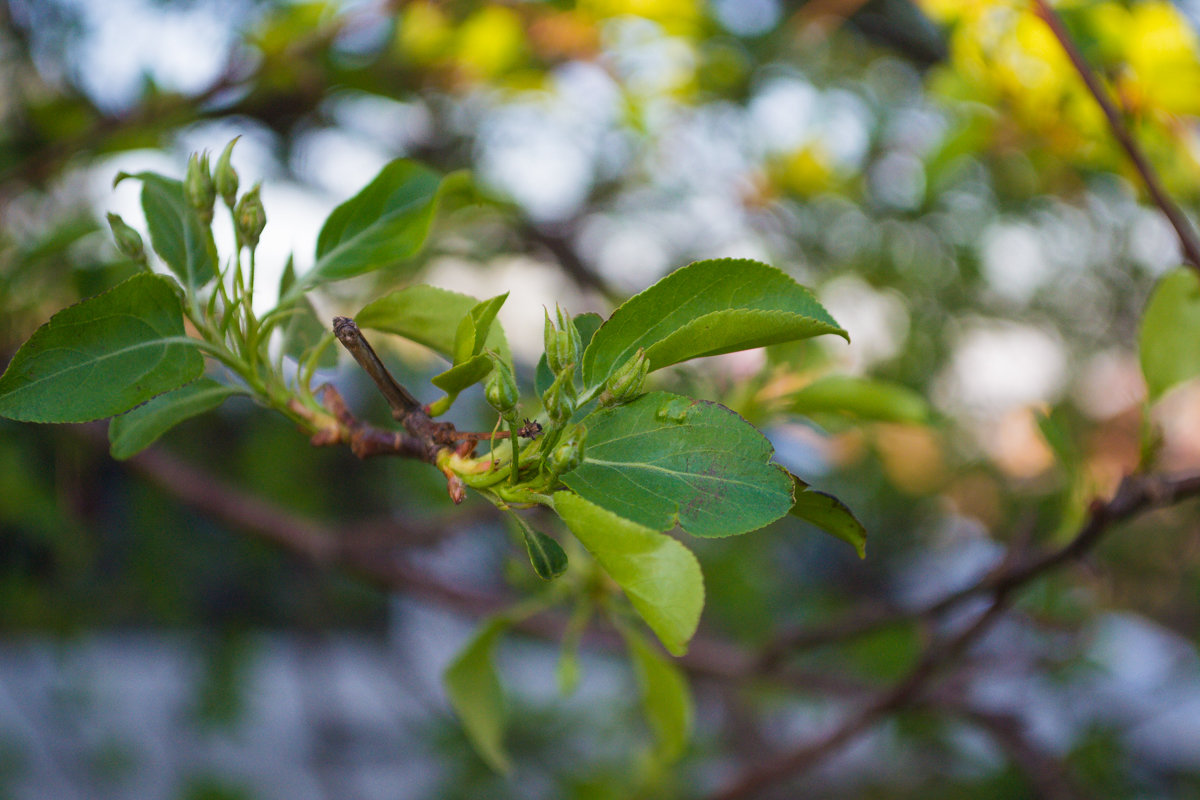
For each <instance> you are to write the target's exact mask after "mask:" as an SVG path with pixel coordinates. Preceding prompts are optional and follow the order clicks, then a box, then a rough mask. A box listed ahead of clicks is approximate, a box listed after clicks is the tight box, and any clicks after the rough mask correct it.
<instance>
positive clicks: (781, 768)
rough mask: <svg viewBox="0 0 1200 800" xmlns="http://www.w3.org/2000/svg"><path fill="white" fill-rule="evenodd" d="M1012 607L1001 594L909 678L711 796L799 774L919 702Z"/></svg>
mask: <svg viewBox="0 0 1200 800" xmlns="http://www.w3.org/2000/svg"><path fill="white" fill-rule="evenodd" d="M1007 607H1008V598H1007V595H1006V594H999V595H997V597H996V598H995V599H994V600H993V602H992V604H991V605H990V606H989V607H988V609H987V610H986V611H984V612H983V613H982V614H980V615H979V616H978V617H977V618H976V620H975V621H974V622H973V623H972V624H971V625H970V626H969V627H968V628H966V629H965V630H964V631H962V632H961V633H959V634H957V635H956V636H953V637H951V638H949V639H944V640H940V641H938V642H935V643H934V644H932V645H930V646H929V648H927V649H926V651H925V655H924V656H923V657H922V658H921V661H920V662H919V663H918V664H917V666H916V667H914V668H913V669H912V671H911V672H910V673H909V674H908V676H907V677H905V678H904V679H903V680H901V681H899V682H898V683H896V684H895V685H894V686H892V687H891V688H890V689H886V690H884V691H883V692H880V693H879V694H878V695H876V697H875V699H874V700H872V701H871V702H870V703H868V704H867V705H866V706H865V707H864V708H863V709H861V710H860V711H859V712H858V713H856V714H854V715H853V716H851V717H850V718H848V719H847V720H845V721H843V722H842V724H840V725H838V726H837V727H836V728H834V729H833V730H831V731H830V732H828V733H826V734H825V735H823V736H819V737H817V738H816V739H813V740H812V741H810V742H805V743H803V744H801V745H799V746H798V747H795V748H793V749H792V750H790V751H788V752H785V753H783V754H780V755H777V756H775V757H773V758H769V759H767V760H765V761H763V762H761V763H759V764H756V765H755V766H753V767H750V768H749V769H747V770H746V771H745V772H743V773H742V774H741V775H740V776H738V777H737V778H736V779H735V780H734V781H733V782H732V783H731V784H730V785H729V786H727V787H726V788H725V789H723V790H721V791H718V792H717V793H716V794H713V795H711V796H710V798H709V800H745V798H749V797H754V796H755V795H757V794H758V793H759V792H761V791H763V790H764V789H767V788H768V787H770V786H773V785H775V784H777V783H780V782H781V781H785V780H789V779H791V778H795V777H798V776H800V775H802V774H804V773H805V772H807V771H808V770H810V769H812V768H813V767H815V766H817V765H818V764H820V763H821V762H822V761H824V760H825V759H827V758H829V757H830V756H831V755H833V754H834V753H836V752H838V751H839V750H841V749H842V748H843V747H845V746H846V745H847V744H849V743H850V742H852V741H854V740H855V739H857V738H858V737H859V736H861V735H862V734H863V733H865V732H867V731H868V730H870V729H871V728H873V727H874V726H875V725H876V724H877V723H878V722H879V721H880V720H882V719H883V718H884V717H886V716H888V715H889V714H892V713H893V712H895V711H898V710H900V709H902V708H904V707H906V706H910V705H913V704H914V703H915V701H916V700H917V699H918V697H919V695H920V693H921V691H922V690H923V689H924V688H925V686H926V684H928V683H929V682H930V681H931V680H932V679H933V678H934V676H935V675H936V674H937V673H938V672H939V671H941V670H943V669H945V668H946V667H948V666H949V665H950V664H951V663H952V662H953V661H954V660H956V659H957V658H958V657H959V656H960V655H961V654H962V653H963V652H964V651H965V650H966V649H967V648H968V647H969V646H970V645H971V644H972V643H973V642H974V641H975V640H976V639H978V638H979V637H980V636H982V635H983V634H984V633H985V632H986V631H987V630H988V629H989V628H990V627H991V625H992V623H993V622H995V621H996V620H997V619H999V618H1000V616H1001V615H1002V614H1003V613H1004V611H1005V609H1006V608H1007Z"/></svg>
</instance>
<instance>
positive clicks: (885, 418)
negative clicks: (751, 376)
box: [787, 375, 929, 423]
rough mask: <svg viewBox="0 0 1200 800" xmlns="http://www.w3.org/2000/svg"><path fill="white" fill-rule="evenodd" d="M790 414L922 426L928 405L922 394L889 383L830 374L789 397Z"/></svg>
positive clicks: (927, 415)
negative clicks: (829, 416) (844, 417)
mask: <svg viewBox="0 0 1200 800" xmlns="http://www.w3.org/2000/svg"><path fill="white" fill-rule="evenodd" d="M787 410H788V411H789V412H791V413H793V414H803V415H805V416H812V415H814V414H844V415H847V416H850V417H854V418H856V419H860V420H866V421H871V422H908V423H921V422H925V421H926V420H928V419H929V404H928V403H926V402H925V399H924V398H923V397H921V395H919V394H917V393H916V392H914V391H913V390H912V389H909V388H908V387H907V386H901V385H900V384H898V383H891V382H888V381H877V380H871V379H870V378H856V377H853V376H850V375H829V376H827V377H824V378H820V379H818V380H815V381H813V382H812V383H810V384H809V385H808V386H805V387H804V388H803V389H801V390H800V391H798V392H796V393H795V394H793V395H792V396H791V397H789V398H788V404H787Z"/></svg>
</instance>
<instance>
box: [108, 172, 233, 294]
mask: <svg viewBox="0 0 1200 800" xmlns="http://www.w3.org/2000/svg"><path fill="white" fill-rule="evenodd" d="M125 178H136V179H137V180H140V181H141V182H142V212H143V213H144V214H145V215H146V227H147V228H148V229H149V231H150V244H151V245H152V246H153V247H154V252H156V253H158V255H159V257H160V258H161V259H162V260H163V261H164V262H165V263H166V265H167V266H168V267H170V268H171V271H172V272H173V273H175V276H176V277H178V278H179V280H180V282H181V283H183V285H184V286H187V287H190V288H192V289H195V288H196V287H199V286H203V285H204V284H206V283H208V281H210V280H212V278H213V277H214V276H215V275H216V263H217V254H216V251H215V249H214V246H213V245H212V238H211V236H210V235H209V233H208V231H207V230H206V229H205V228H204V226H203V225H201V223H200V217H199V216H198V215H197V214H196V211H195V209H193V208H192V207H191V205H189V204H188V201H187V198H186V197H185V196H184V192H183V183H181V182H180V181H176V180H172V179H171V178H167V177H164V176H162V175H159V174H158V173H155V172H139V173H137V174H136V175H125V174H122V175H120V176H118V178H117V180H118V181H120V180H123V179H125Z"/></svg>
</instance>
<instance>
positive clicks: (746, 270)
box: [583, 259, 849, 387]
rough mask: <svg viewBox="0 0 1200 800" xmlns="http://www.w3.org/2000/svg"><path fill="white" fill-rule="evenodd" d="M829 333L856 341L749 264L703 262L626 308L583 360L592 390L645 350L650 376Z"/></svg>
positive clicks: (804, 298)
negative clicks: (674, 367)
mask: <svg viewBox="0 0 1200 800" xmlns="http://www.w3.org/2000/svg"><path fill="white" fill-rule="evenodd" d="M823 333H836V334H838V335H839V336H844V337H846V339H847V340H849V336H848V335H847V334H846V332H845V331H844V330H842V329H841V327H839V326H838V324H837V323H836V322H835V321H834V320H833V317H831V316H829V312H827V311H826V310H825V309H824V308H823V307H822V306H821V304H820V303H818V302H817V301H816V299H815V298H814V297H813V296H812V293H811V292H809V291H808V289H805V288H804V287H803V286H801V285H800V284H798V283H796V282H795V281H794V280H792V279H791V277H789V276H788V275H786V274H785V273H783V272H782V271H780V270H778V269H776V268H774V267H771V266H767V265H766V264H763V263H760V262H758V261H751V260H749V259H718V260H714V261H697V262H696V263H694V264H689V265H688V266H686V267H683V268H682V269H679V270H676V271H675V272H672V273H671V274H670V275H668V276H666V277H665V278H663V279H662V280H660V281H659V282H658V283H656V284H654V285H653V286H651V287H650V288H649V289H646V290H645V291H644V292H642V293H640V294H637V295H635V296H633V297H631V298H630V299H629V300H627V301H625V303H623V304H622V305H621V307H620V308H618V309H617V310H616V311H614V312H613V315H612V316H611V317H610V318H609V320H608V321H607V322H605V323H604V325H603V326H602V327H601V328H600V330H598V331H596V335H595V336H593V337H592V342H591V344H590V345H589V346H588V348H587V352H585V353H584V355H583V375H584V383H585V384H586V385H587V386H589V387H591V386H598V385H599V384H601V383H603V382H604V380H605V379H606V378H608V376H609V375H610V374H611V373H612V371H613V370H614V369H616V368H617V367H619V366H621V365H622V364H624V363H625V362H626V361H628V360H629V357H630V356H632V355H633V354H634V353H636V352H637V351H638V348H639V347H641V348H645V350H646V356H647V357H648V358H649V360H650V369H651V370H656V369H660V368H662V367H666V366H670V365H671V364H677V363H679V362H680V361H687V360H688V359H691V358H699V357H701V356H715V355H719V354H721V353H732V352H734V351H736V350H747V349H749V348H752V347H762V346H764V345H768V344H777V343H779V342H788V341H792V340H795V339H807V338H809V337H811V336H817V335H820V334H823Z"/></svg>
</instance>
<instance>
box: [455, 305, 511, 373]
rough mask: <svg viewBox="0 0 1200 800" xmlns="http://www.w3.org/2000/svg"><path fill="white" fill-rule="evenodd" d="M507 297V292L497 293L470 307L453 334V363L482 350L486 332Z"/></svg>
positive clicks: (477, 353) (459, 362) (461, 361)
mask: <svg viewBox="0 0 1200 800" xmlns="http://www.w3.org/2000/svg"><path fill="white" fill-rule="evenodd" d="M507 299H508V292H505V293H504V294H498V295H496V296H495V297H492V298H490V299H488V300H482V301H480V302H478V303H476V304H475V305H474V306H472V307H471V310H470V311H469V312H467V313H466V314H465V315H463V318H462V319H461V320H460V321H459V324H458V330H457V331H456V332H455V334H454V359H453V360H454V363H455V364H461V363H463V362H464V361H467V360H468V359H470V358H472V357H473V356H477V355H479V354H480V353H482V352H483V348H484V345H485V343H486V342H487V338H488V333H489V332H490V331H491V328H492V323H493V322H494V321H495V320H496V314H497V313H499V311H500V307H501V306H502V305H504V301H505V300H507Z"/></svg>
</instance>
